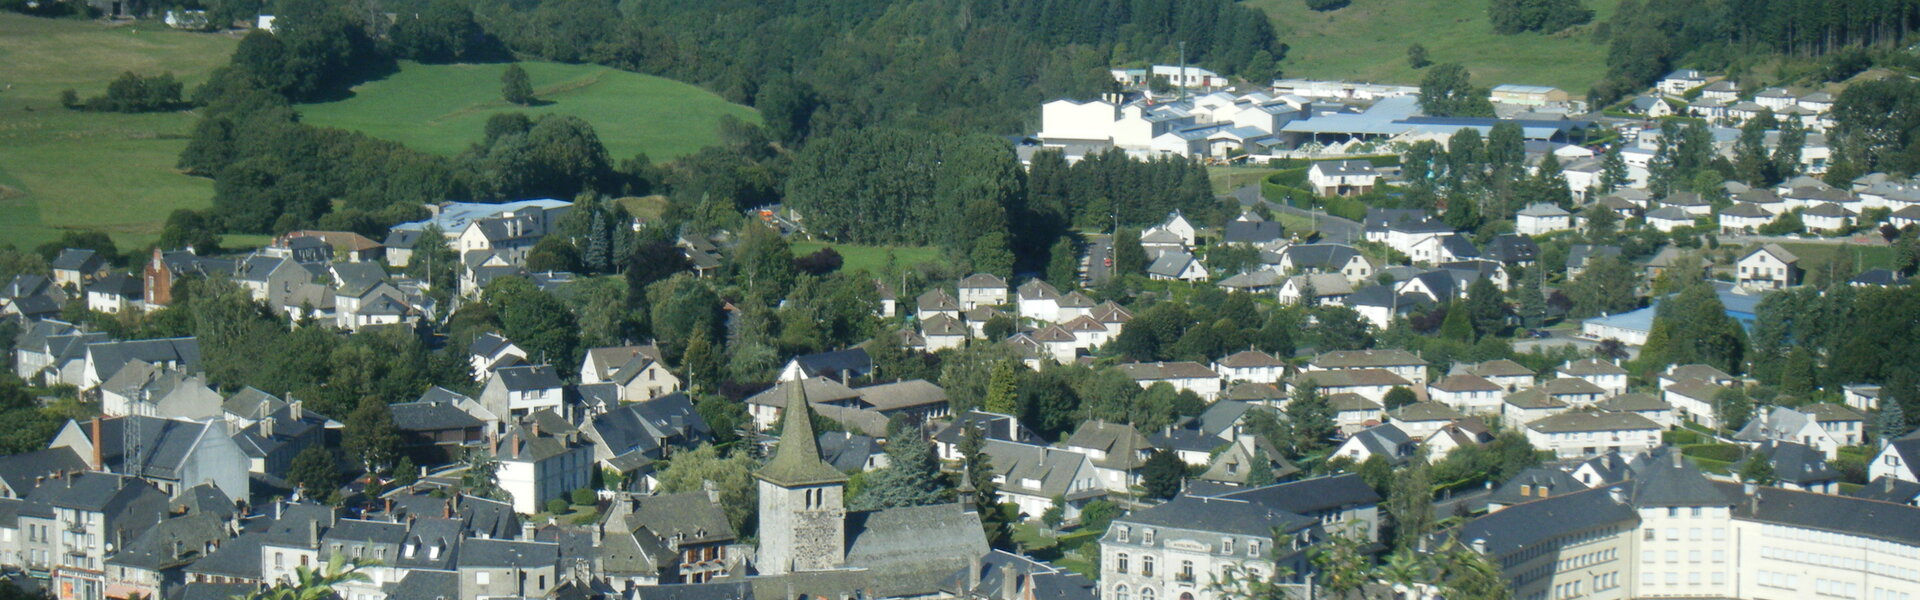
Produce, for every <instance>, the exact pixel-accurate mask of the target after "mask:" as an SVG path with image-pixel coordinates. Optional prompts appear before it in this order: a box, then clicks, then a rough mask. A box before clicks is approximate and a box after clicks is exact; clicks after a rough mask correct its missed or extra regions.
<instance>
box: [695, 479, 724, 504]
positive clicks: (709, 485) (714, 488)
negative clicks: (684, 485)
mask: <svg viewBox="0 0 1920 600" xmlns="http://www.w3.org/2000/svg"><path fill="white" fill-rule="evenodd" d="M700 489H702V490H705V491H706V492H707V501H708V502H712V503H714V504H716V505H718V504H719V503H720V486H718V485H715V484H714V483H713V480H712V479H708V480H705V481H701V482H700Z"/></svg>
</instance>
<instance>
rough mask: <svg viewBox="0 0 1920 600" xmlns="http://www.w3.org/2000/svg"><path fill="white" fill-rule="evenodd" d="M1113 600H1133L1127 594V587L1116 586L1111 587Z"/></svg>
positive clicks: (1131, 596)
mask: <svg viewBox="0 0 1920 600" xmlns="http://www.w3.org/2000/svg"><path fill="white" fill-rule="evenodd" d="M1113 600H1133V595H1131V594H1128V593H1127V586H1124V585H1118V586H1114V587H1113Z"/></svg>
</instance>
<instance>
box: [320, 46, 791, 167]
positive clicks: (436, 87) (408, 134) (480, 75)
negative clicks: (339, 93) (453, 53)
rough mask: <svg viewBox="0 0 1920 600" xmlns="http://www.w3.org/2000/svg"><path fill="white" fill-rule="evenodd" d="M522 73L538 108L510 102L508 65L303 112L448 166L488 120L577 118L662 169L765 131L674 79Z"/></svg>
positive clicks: (747, 115) (382, 85) (395, 79)
mask: <svg viewBox="0 0 1920 600" xmlns="http://www.w3.org/2000/svg"><path fill="white" fill-rule="evenodd" d="M520 65H521V66H522V67H524V68H525V69H526V70H527V75H528V76H530V77H531V78H532V79H533V88H534V95H535V97H537V98H538V99H539V100H540V104H538V105H536V106H517V105H513V104H508V103H507V102H506V101H504V100H501V98H500V75H501V73H503V72H504V71H505V70H506V68H507V64H506V63H498V64H463V65H423V64H419V63H414V62H402V63H401V64H400V71H399V72H398V73H394V74H393V75H390V76H388V77H386V78H385V79H380V80H376V81H369V82H366V83H363V84H360V85H358V86H355V87H354V88H353V96H352V97H350V98H347V99H345V100H339V101H335V102H325V103H319V104H306V105H302V106H300V107H299V108H300V113H301V116H302V118H303V120H305V121H306V122H308V123H312V124H314V125H324V126H329V127H340V128H345V129H352V130H356V131H362V132H365V133H367V134H368V135H372V136H374V137H378V138H383V139H388V140H393V141H396V142H400V143H402V144H406V145H408V146H411V147H413V148H415V149H418V150H423V151H426V152H432V153H435V154H442V155H447V156H452V155H455V154H459V153H460V151H462V150H465V149H466V148H467V146H469V145H471V144H473V143H474V142H478V141H480V139H481V137H482V134H483V132H484V128H485V126H486V122H487V117H489V116H491V115H493V114H495V113H502V112H513V111H519V112H525V113H528V114H533V115H539V114H549V113H551V114H564V115H573V116H577V117H580V118H582V119H585V120H586V121H587V122H588V123H592V124H593V128H594V130H595V131H596V132H597V133H598V134H599V135H600V142H601V143H603V144H605V145H606V146H607V153H608V154H610V155H611V156H612V157H613V159H614V160H616V161H618V160H624V159H628V158H632V157H633V156H634V155H635V154H639V153H642V152H645V153H646V154H647V156H648V157H649V158H651V159H652V160H654V161H655V162H664V161H667V160H671V159H673V158H677V157H680V156H683V155H686V154H691V153H693V152H694V151H696V150H699V149H700V148H702V147H705V146H709V145H712V144H713V143H714V142H715V141H716V139H717V133H718V131H719V124H720V118H721V116H722V115H732V116H734V117H736V118H739V119H741V120H744V121H748V122H753V123H757V122H759V121H760V117H759V114H758V113H756V112H754V110H753V109H751V108H747V107H745V106H740V105H738V104H732V103H729V102H727V101H726V100H724V99H722V98H721V97H720V96H717V95H714V94H713V93H712V92H709V91H706V90H703V89H700V88H698V87H694V86H692V85H688V84H685V83H680V82H678V81H674V80H671V79H663V78H660V77H654V76H651V75H641V74H639V73H629V72H626V71H620V70H617V69H613V68H609V67H602V66H596V65H567V64H559V63H549V62H525V63H520Z"/></svg>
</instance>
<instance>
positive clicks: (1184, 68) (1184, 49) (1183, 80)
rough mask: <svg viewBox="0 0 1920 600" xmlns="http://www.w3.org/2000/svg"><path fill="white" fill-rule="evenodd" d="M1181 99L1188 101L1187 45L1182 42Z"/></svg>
mask: <svg viewBox="0 0 1920 600" xmlns="http://www.w3.org/2000/svg"><path fill="white" fill-rule="evenodd" d="M1180 99H1181V100H1186V99H1187V43H1186V42H1180Z"/></svg>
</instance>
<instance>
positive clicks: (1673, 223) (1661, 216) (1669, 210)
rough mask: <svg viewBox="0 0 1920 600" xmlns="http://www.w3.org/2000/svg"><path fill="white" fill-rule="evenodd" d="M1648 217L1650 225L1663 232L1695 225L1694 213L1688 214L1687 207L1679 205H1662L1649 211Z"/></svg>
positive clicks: (1648, 224)
mask: <svg viewBox="0 0 1920 600" xmlns="http://www.w3.org/2000/svg"><path fill="white" fill-rule="evenodd" d="M1646 219H1647V226H1648V227H1652V228H1654V229H1658V230H1660V231H1662V232H1670V231H1673V230H1675V229H1679V228H1681V227H1692V226H1693V215H1690V214H1687V211H1686V209H1683V208H1680V207H1677V206H1662V207H1660V208H1656V209H1653V210H1650V211H1647V215H1646Z"/></svg>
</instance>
